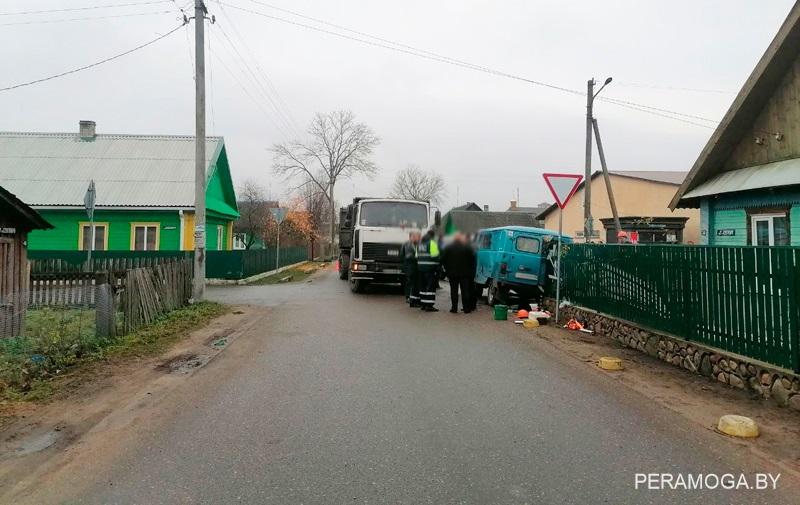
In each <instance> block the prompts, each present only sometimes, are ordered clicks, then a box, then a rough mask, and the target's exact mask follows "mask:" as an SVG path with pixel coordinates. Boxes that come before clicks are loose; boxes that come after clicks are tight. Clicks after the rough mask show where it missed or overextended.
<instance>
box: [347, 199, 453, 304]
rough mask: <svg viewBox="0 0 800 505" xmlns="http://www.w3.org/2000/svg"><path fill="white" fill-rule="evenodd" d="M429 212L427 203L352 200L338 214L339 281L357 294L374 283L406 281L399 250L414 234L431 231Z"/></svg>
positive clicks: (400, 200)
mask: <svg viewBox="0 0 800 505" xmlns="http://www.w3.org/2000/svg"><path fill="white" fill-rule="evenodd" d="M430 212H431V207H430V204H429V203H428V202H420V201H415V200H403V199H395V198H355V199H353V203H351V204H350V205H348V206H347V207H343V208H342V209H340V212H339V278H341V279H343V280H344V279H346V280H348V281H349V283H350V289H351V290H352V291H354V292H360V291H362V290H363V289H364V287H366V285H367V284H370V283H373V282H375V283H381V284H395V283H401V282H403V272H402V266H403V258H402V257H401V255H400V249H401V247H402V246H403V243H405V242H406V241H407V240H408V234H409V233H410V232H411V231H419V232H425V230H427V229H428V227H429V226H430V221H431V220H430ZM438 215H439V213H438V211H437V212H436V216H437V218H435V219H434V220H435V221H436V223H438Z"/></svg>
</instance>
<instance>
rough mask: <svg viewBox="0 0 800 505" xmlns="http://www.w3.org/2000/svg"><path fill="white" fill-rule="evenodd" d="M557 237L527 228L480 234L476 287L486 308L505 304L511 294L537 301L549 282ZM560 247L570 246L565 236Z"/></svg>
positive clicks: (547, 231) (543, 230) (519, 227)
mask: <svg viewBox="0 0 800 505" xmlns="http://www.w3.org/2000/svg"><path fill="white" fill-rule="evenodd" d="M557 242H558V233H556V232H552V231H550V230H545V229H542V228H533V227H527V226H503V227H500V228H488V229H484V230H480V231H479V232H478V235H477V238H476V244H475V246H476V248H477V268H476V270H475V284H476V285H477V286H478V288H479V289H481V288H486V289H487V290H488V291H487V295H486V296H487V301H488V303H489V305H495V304H497V303H505V302H507V300H508V297H509V295H510V294H511V293H512V292H513V293H514V294H516V295H517V296H518V297H519V298H521V299H525V300H530V299H538V298H540V297H541V295H542V294H543V293H544V287H545V284H546V283H547V282H548V279H549V276H548V263H549V262H548V256H550V255H552V254H555V250H556V249H557V245H556V244H557ZM561 242H562V244H570V243H572V239H571V238H570V237H568V236H566V235H562V236H561Z"/></svg>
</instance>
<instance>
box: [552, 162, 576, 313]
mask: <svg viewBox="0 0 800 505" xmlns="http://www.w3.org/2000/svg"><path fill="white" fill-rule="evenodd" d="M542 176H543V177H544V182H545V184H547V187H548V188H550V192H551V193H552V194H553V198H555V200H556V205H558V252H557V254H556V324H558V315H559V314H558V313H559V308H560V307H559V306H560V305H561V234H562V232H563V228H564V207H565V206H566V205H567V202H568V201H569V199H570V198H572V195H574V194H575V192H576V191H577V190H578V186H580V184H581V181H582V180H583V176H582V175H578V174H552V173H546V174H542Z"/></svg>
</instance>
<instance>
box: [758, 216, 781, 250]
mask: <svg viewBox="0 0 800 505" xmlns="http://www.w3.org/2000/svg"><path fill="white" fill-rule="evenodd" d="M776 217H786V213H785V212H770V213H767V214H751V215H750V245H758V234H757V233H756V230H757V228H756V223H757V222H759V221H766V222H767V223H768V224H769V245H771V246H774V245H775V221H774V218H776Z"/></svg>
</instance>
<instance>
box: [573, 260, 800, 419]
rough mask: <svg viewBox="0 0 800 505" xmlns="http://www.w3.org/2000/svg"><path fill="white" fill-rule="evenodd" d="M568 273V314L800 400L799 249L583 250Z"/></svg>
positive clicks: (671, 358) (678, 361)
mask: <svg viewBox="0 0 800 505" xmlns="http://www.w3.org/2000/svg"><path fill="white" fill-rule="evenodd" d="M562 267H563V282H562V293H563V296H564V298H565V299H567V300H569V301H570V302H571V303H572V304H573V305H575V306H578V307H573V308H570V309H567V310H565V312H564V315H565V316H567V315H570V314H575V313H576V311H578V312H579V313H580V311H581V308H586V309H590V312H586V313H581V315H583V316H584V317H586V318H587V319H589V321H590V324H594V325H598V324H599V328H595V331H598V330H599V331H598V333H606V334H607V335H608V336H610V337H612V338H614V339H616V340H619V341H620V342H622V343H623V344H625V345H627V346H630V347H634V348H637V349H639V350H642V351H644V352H648V353H649V354H652V355H654V356H658V357H659V358H661V359H663V360H664V361H668V362H670V363H673V364H675V365H679V366H683V367H684V368H687V369H689V370H691V371H694V372H698V373H702V374H704V375H707V376H713V377H715V378H716V379H717V380H720V381H722V382H726V383H729V384H731V385H733V386H735V387H744V388H749V389H752V390H754V391H756V392H759V393H765V391H766V394H767V395H772V396H776V398H777V399H778V401H779V403H785V402H786V401H788V399H789V397H790V396H792V394H794V393H796V392H800V381H798V378H797V375H796V373H797V372H800V358H799V354H798V351H800V331H799V330H800V328H798V325H800V248H791V247H770V248H768V247H720V246H655V245H646V246H630V245H594V244H575V245H571V246H570V247H569V249H568V250H567V252H566V253H565V255H564V256H563V258H562ZM595 311H596V312H595ZM651 337H652V338H651ZM656 337H657V338H656ZM770 365H771V366H770ZM781 369H783V370H781ZM787 372H788V373H787ZM792 372H794V373H792ZM776 384H777V385H776ZM773 389H774V391H773ZM781 399H782V400H783V401H781ZM795 402H796V403H798V404H799V405H798V406H800V397H798V398H797V399H796V400H795Z"/></svg>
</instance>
